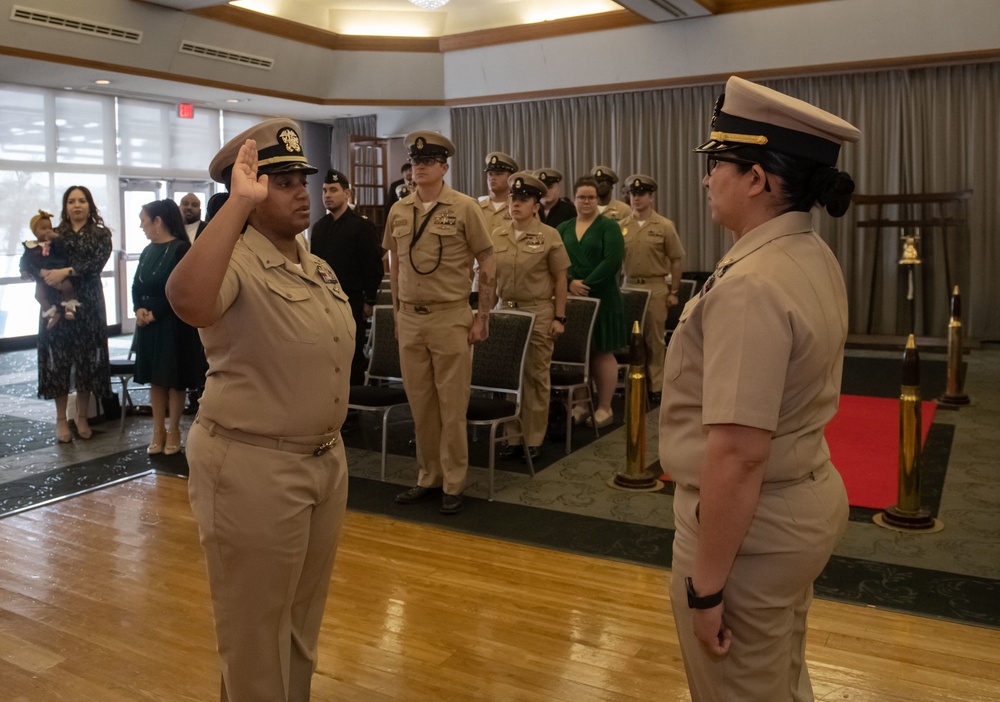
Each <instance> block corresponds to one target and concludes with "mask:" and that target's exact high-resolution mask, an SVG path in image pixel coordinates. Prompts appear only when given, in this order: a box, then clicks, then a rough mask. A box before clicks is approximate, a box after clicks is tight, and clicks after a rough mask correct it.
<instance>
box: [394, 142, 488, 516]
mask: <svg viewBox="0 0 1000 702" xmlns="http://www.w3.org/2000/svg"><path fill="white" fill-rule="evenodd" d="M405 141H406V148H407V151H408V152H409V155H410V162H411V163H412V164H413V181H414V183H415V185H416V190H415V192H413V193H412V194H410V195H407V196H406V197H404V198H403V199H402V200H400V201H399V202H397V203H396V204H394V205H393V206H392V209H391V210H390V211H389V218H388V220H387V222H386V225H385V237H384V239H383V240H382V248H384V249H386V250H388V252H389V280H390V282H391V285H392V299H393V303H394V305H395V309H396V330H397V336H398V337H399V360H400V365H401V367H402V372H403V387H404V388H406V397H407V399H408V400H409V403H410V408H411V409H412V410H413V423H414V430H415V432H416V438H417V464H418V465H419V469H420V471H419V475H418V477H417V486H416V487H414V488H411V489H409V490H407V491H405V492H402V493H400V494H399V495H397V496H396V501H397V502H399V503H402V504H410V503H413V502H419V501H421V500H425V499H428V498H430V497H433V496H435V495H436V494H438V493H440V492H441V491H442V490H443V492H444V495H443V496H442V498H441V512H442V513H445V514H454V513H457V512H459V511H461V509H462V490H464V489H465V477H466V473H467V472H468V470H469V445H468V436H467V434H466V420H465V413H466V411H467V410H468V407H469V392H470V384H471V382H472V344H474V343H475V342H477V341H483V340H484V339H486V338H487V336H488V335H489V311H490V309H492V308H493V305H494V304H495V302H496V261H495V259H494V257H493V244H492V242H491V241H490V235H489V232H488V231H487V229H486V222H485V220H484V219H483V215H482V210H481V209H480V208H479V205H478V204H477V203H476V201H475V200H473V199H472V198H471V197H469V196H468V195H463V194H462V193H459V192H456V191H455V190H452V189H451V187H449V186H448V185H447V184H446V183H445V182H444V176H445V173H447V172H448V157H449V156H452V155H453V154H454V153H455V146H454V144H452V143H451V141H449V140H448V139H446V138H445V137H443V136H441V135H440V134H435V133H434V132H413V133H411V134H408V135H407V136H406V140H405ZM470 256H475V259H476V262H477V263H478V264H479V285H480V287H479V312H478V313H477V314H475V315H473V312H472V309H471V308H470V307H469V292H470V289H471V281H470V280H469V257H470Z"/></svg>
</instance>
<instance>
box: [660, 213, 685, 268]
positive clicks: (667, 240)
mask: <svg viewBox="0 0 1000 702" xmlns="http://www.w3.org/2000/svg"><path fill="white" fill-rule="evenodd" d="M665 229H666V233H665V234H664V236H663V243H664V245H665V246H666V248H667V258H669V259H670V260H671V261H676V260H677V259H679V258H680V259H682V258H684V245H683V244H681V237H680V235H678V234H677V227H675V226H674V223H673V222H671V221H670V220H669V219H668V220H667V222H666V227H665Z"/></svg>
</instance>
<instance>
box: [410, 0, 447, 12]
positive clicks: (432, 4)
mask: <svg viewBox="0 0 1000 702" xmlns="http://www.w3.org/2000/svg"><path fill="white" fill-rule="evenodd" d="M410 2H411V3H413V4H414V5H416V6H417V7H419V8H420V9H422V10H436V9H438V8H439V7H444V6H445V5H447V4H448V0H410Z"/></svg>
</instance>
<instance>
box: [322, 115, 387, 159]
mask: <svg viewBox="0 0 1000 702" xmlns="http://www.w3.org/2000/svg"><path fill="white" fill-rule="evenodd" d="M375 130H376V125H375V115H362V116H360V117H341V118H339V119H335V120H333V141H332V143H331V144H330V167H331V168H333V169H335V170H338V171H340V172H341V173H347V171H348V169H349V168H350V167H351V137H352V136H370V137H373V136H376V132H375Z"/></svg>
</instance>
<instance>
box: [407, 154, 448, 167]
mask: <svg viewBox="0 0 1000 702" xmlns="http://www.w3.org/2000/svg"><path fill="white" fill-rule="evenodd" d="M410 163H411V164H412V165H414V166H429V165H431V164H432V163H445V159H443V158H440V157H438V156H411V157H410Z"/></svg>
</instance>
